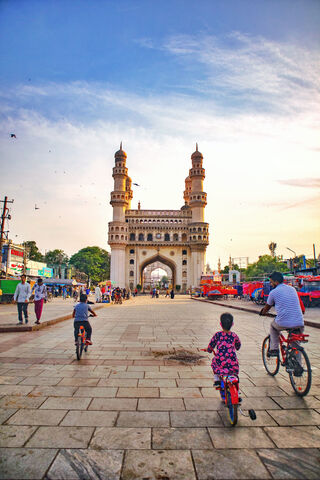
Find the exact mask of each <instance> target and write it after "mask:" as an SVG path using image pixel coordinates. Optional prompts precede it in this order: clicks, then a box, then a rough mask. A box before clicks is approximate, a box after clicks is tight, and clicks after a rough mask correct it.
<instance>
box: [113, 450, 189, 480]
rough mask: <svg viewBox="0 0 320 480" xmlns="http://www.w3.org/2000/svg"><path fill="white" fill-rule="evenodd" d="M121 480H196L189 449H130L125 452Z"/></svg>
mask: <svg viewBox="0 0 320 480" xmlns="http://www.w3.org/2000/svg"><path fill="white" fill-rule="evenodd" d="M121 478H122V480H134V479H137V480H138V479H140V480H142V479H148V480H166V479H170V480H171V479H172V480H196V476H195V473H194V468H193V464H192V458H191V454H190V451H189V450H176V451H174V450H171V451H170V450H131V451H128V452H127V453H126V456H125V460H124V465H123V470H122V476H121Z"/></svg>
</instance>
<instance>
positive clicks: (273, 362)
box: [262, 335, 280, 376]
mask: <svg viewBox="0 0 320 480" xmlns="http://www.w3.org/2000/svg"><path fill="white" fill-rule="evenodd" d="M269 346H270V335H268V336H267V337H266V338H265V339H264V340H263V343H262V360H263V365H264V368H265V369H266V370H267V372H268V374H269V375H272V376H274V375H277V373H278V372H279V368H280V360H279V357H269V358H268V357H267V352H268V350H269Z"/></svg>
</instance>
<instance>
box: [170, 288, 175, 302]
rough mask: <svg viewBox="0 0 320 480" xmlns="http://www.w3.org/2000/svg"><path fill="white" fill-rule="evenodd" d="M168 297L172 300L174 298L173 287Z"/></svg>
mask: <svg viewBox="0 0 320 480" xmlns="http://www.w3.org/2000/svg"><path fill="white" fill-rule="evenodd" d="M170 297H171V299H172V300H173V299H174V290H173V289H172V290H171V292H170Z"/></svg>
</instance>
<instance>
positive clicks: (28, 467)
mask: <svg viewBox="0 0 320 480" xmlns="http://www.w3.org/2000/svg"><path fill="white" fill-rule="evenodd" d="M56 454H57V450H55V449H34V448H32V449H30V448H1V449H0V464H1V469H0V479H2V480H41V479H42V478H43V477H44V475H45V473H46V471H47V470H48V468H49V466H50V464H51V463H52V461H53V459H54V457H55V456H56Z"/></svg>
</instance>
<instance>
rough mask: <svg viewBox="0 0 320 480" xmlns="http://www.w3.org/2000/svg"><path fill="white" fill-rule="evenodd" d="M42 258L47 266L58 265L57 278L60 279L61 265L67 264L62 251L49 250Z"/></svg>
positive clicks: (67, 259)
mask: <svg viewBox="0 0 320 480" xmlns="http://www.w3.org/2000/svg"><path fill="white" fill-rule="evenodd" d="M44 258H45V261H46V262H47V263H48V264H49V265H59V278H61V265H62V264H63V263H68V261H69V258H68V255H67V254H66V253H65V252H64V251H63V250H59V249H57V248H56V249H55V250H49V251H48V252H47V253H46V254H45V257H44Z"/></svg>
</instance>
